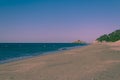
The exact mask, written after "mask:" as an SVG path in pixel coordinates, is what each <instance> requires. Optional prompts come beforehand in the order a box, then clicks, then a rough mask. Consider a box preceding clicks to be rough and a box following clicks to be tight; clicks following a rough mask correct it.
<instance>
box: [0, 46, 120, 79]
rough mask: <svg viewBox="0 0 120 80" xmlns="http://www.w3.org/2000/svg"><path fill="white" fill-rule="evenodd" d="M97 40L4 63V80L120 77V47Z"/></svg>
mask: <svg viewBox="0 0 120 80" xmlns="http://www.w3.org/2000/svg"><path fill="white" fill-rule="evenodd" d="M113 47H114V46H109V45H105V44H93V45H90V46H86V47H83V48H78V49H72V50H68V51H64V52H60V53H58V54H50V55H44V56H39V57H35V58H30V59H25V60H20V61H16V62H11V63H6V64H0V80H120V51H119V50H115V49H112V48H113Z"/></svg>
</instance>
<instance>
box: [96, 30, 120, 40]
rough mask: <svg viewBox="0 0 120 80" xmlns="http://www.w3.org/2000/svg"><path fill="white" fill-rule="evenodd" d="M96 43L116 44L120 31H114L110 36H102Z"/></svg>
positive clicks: (119, 37) (119, 38)
mask: <svg viewBox="0 0 120 80" xmlns="http://www.w3.org/2000/svg"><path fill="white" fill-rule="evenodd" d="M96 40H97V41H100V42H103V41H106V42H116V41H118V40H120V30H116V31H114V32H112V33H110V34H104V35H102V36H100V37H99V38H97V39H96Z"/></svg>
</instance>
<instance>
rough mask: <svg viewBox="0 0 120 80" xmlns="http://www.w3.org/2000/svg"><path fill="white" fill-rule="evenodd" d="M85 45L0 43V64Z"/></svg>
mask: <svg viewBox="0 0 120 80" xmlns="http://www.w3.org/2000/svg"><path fill="white" fill-rule="evenodd" d="M85 45H86V44H74V43H0V63H4V62H8V61H10V60H14V59H22V58H25V57H32V56H37V55H41V54H45V53H47V52H52V51H59V50H67V49H69V48H71V47H76V46H79V47H80V46H85Z"/></svg>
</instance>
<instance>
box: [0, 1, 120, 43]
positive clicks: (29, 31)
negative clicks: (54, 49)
mask: <svg viewBox="0 0 120 80" xmlns="http://www.w3.org/2000/svg"><path fill="white" fill-rule="evenodd" d="M119 25H120V0H0V42H72V41H74V40H78V39H80V40H83V41H86V42H92V41H93V40H95V39H96V38H97V37H99V36H100V35H102V34H105V33H110V32H112V31H114V30H116V29H120V26H119Z"/></svg>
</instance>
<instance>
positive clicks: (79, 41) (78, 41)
mask: <svg viewBox="0 0 120 80" xmlns="http://www.w3.org/2000/svg"><path fill="white" fill-rule="evenodd" d="M73 43H85V42H84V41H81V40H76V41H74V42H73Z"/></svg>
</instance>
